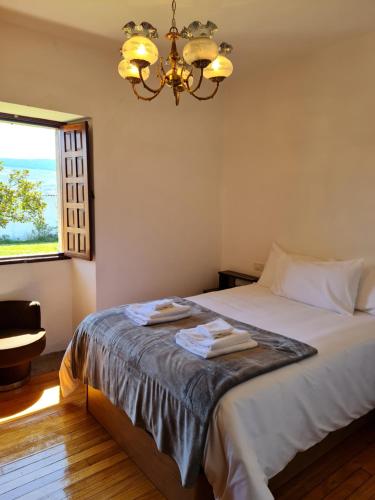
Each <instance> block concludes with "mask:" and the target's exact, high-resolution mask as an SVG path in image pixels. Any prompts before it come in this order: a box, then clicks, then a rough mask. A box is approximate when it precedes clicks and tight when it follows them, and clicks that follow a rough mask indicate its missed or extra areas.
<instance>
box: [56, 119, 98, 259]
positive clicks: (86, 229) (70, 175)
mask: <svg viewBox="0 0 375 500" xmlns="http://www.w3.org/2000/svg"><path fill="white" fill-rule="evenodd" d="M87 140H88V127H87V122H82V123H74V124H68V125H63V126H62V127H61V128H60V151H61V183H62V202H61V204H62V212H63V225H62V232H63V245H64V253H65V254H66V255H68V256H70V257H79V258H81V259H87V260H91V245H90V213H89V210H90V183H89V178H88V176H89V164H88V142H87Z"/></svg>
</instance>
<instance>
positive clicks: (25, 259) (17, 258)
mask: <svg viewBox="0 0 375 500" xmlns="http://www.w3.org/2000/svg"><path fill="white" fill-rule="evenodd" d="M0 121H8V122H13V123H21V124H22V123H23V124H25V125H39V126H42V127H50V128H54V129H55V130H56V133H57V134H58V135H59V134H60V132H61V129H62V127H64V126H66V125H69V124H72V123H75V122H74V121H73V122H60V121H54V120H48V119H46V118H36V117H31V116H21V115H13V114H9V113H2V112H0ZM77 121H78V120H77ZM82 121H86V122H87V120H85V119H84V118H82V120H80V122H82ZM87 132H88V131H87ZM56 144H57V153H58V154H57V159H56V165H57V169H56V170H57V176H58V189H57V191H58V197H59V207H60V209H59V211H60V219H59V238H61V237H62V225H63V214H62V210H61V206H62V183H61V175H62V172H61V169H62V165H61V150H60V149H61V145H60V143H59V141H57V143H56ZM88 149H89V144H88ZM87 163H88V165H87V170H88V173H87V175H88V182H89V194H90V196H89V200H88V210H89V219H90V222H92V206H91V205H92V203H91V198H92V196H91V194H92V190H91V187H90V185H91V180H90V177H91V176H90V155H89V151H87ZM91 234H92V233H91ZM62 242H63V244H64V241H63V240H62ZM91 248H92V241H91ZM71 258H72V257H71V256H69V255H66V250H65V249H64V251H62V252H56V253H48V254H34V255H14V256H8V257H7V256H4V257H0V266H2V265H9V264H32V263H36V262H52V261H58V260H69V259H71ZM91 259H92V256H90V260H91Z"/></svg>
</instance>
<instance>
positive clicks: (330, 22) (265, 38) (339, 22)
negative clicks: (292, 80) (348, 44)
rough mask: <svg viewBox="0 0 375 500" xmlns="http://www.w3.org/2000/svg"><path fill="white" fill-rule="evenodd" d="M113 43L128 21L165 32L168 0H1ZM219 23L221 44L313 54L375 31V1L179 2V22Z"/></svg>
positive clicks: (1, 4)
mask: <svg viewBox="0 0 375 500" xmlns="http://www.w3.org/2000/svg"><path fill="white" fill-rule="evenodd" d="M1 7H3V8H5V9H9V11H10V12H8V14H11V13H12V12H13V13H14V14H18V15H19V14H24V15H26V16H32V17H34V18H38V19H42V20H44V21H49V22H53V23H57V24H59V25H64V26H68V27H70V28H75V29H78V30H82V31H85V32H88V33H91V34H95V35H100V36H101V37H105V38H108V39H110V40H115V41H116V43H118V42H120V41H121V40H122V39H123V36H122V32H121V27H122V25H123V24H125V22H127V21H129V20H134V21H138V22H140V21H143V20H145V21H149V22H151V23H152V24H153V25H155V26H156V27H157V28H158V30H159V35H162V34H164V33H165V32H166V31H167V30H168V28H169V26H170V0H63V1H57V0H0V8H1ZM195 19H198V20H201V21H204V22H205V21H206V20H207V19H210V20H212V21H213V22H215V23H216V24H217V25H218V26H219V28H220V31H219V32H218V33H217V40H218V41H221V40H225V41H228V42H231V43H233V44H234V45H235V47H236V46H237V49H241V50H244V49H246V50H247V52H248V53H249V54H252V55H254V56H256V55H258V56H259V55H261V56H264V55H267V54H274V55H279V54H283V53H284V54H285V53H295V52H299V51H301V50H310V49H313V48H314V47H317V46H319V45H324V44H327V43H331V42H332V41H334V40H335V39H337V38H343V37H350V36H354V35H357V34H362V33H365V32H368V31H372V30H374V29H375V0H199V1H198V0H177V23H178V26H179V27H182V26H183V25H185V24H188V23H189V22H191V21H193V20H195Z"/></svg>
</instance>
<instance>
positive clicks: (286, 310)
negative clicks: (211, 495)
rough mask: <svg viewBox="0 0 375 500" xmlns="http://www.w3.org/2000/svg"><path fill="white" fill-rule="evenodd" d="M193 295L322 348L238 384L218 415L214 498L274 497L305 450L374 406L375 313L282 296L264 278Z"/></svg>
mask: <svg viewBox="0 0 375 500" xmlns="http://www.w3.org/2000/svg"><path fill="white" fill-rule="evenodd" d="M189 299H190V300H192V301H194V302H196V303H198V304H201V305H203V306H206V307H208V308H210V309H212V310H214V311H216V312H218V313H221V314H224V315H225V316H228V317H230V318H234V319H237V320H239V321H243V322H245V323H248V324H251V325H254V326H257V327H260V328H263V329H266V330H270V331H273V332H276V333H280V334H283V335H286V336H288V337H291V338H294V339H298V340H301V341H303V342H306V343H308V344H310V345H312V346H314V347H316V348H317V349H318V350H319V354H318V355H316V356H313V357H312V358H309V359H307V360H304V361H301V362H299V363H295V364H293V365H290V366H287V367H284V368H280V369H278V370H275V371H273V372H271V373H267V374H265V375H261V376H259V377H256V378H254V379H252V380H250V381H248V382H245V383H244V384H241V385H239V386H237V387H235V388H234V389H231V390H230V391H229V392H227V393H226V394H225V395H224V396H223V397H222V398H221V400H220V401H219V403H218V404H217V406H216V408H215V411H214V414H213V416H212V420H211V423H210V429H209V434H208V438H207V442H206V450H205V459H204V469H205V473H206V475H207V478H208V480H209V482H210V483H211V484H212V486H213V488H214V492H215V497H216V498H218V499H222V500H265V499H270V498H273V497H272V494H271V492H270V490H269V489H268V486H267V481H268V479H270V478H271V477H272V476H274V475H275V474H277V473H278V472H280V471H281V470H282V469H283V468H284V467H285V466H286V465H287V464H288V462H289V461H290V460H291V459H292V458H293V457H294V456H295V454H296V453H297V452H298V451H303V450H306V449H307V448H309V447H311V446H313V445H314V444H316V443H317V442H319V441H321V440H322V439H323V438H324V437H325V436H326V435H327V434H328V433H329V432H331V431H334V430H336V429H339V428H341V427H344V426H346V425H348V424H349V423H350V422H351V421H352V420H354V419H356V418H358V417H360V416H362V415H364V414H366V413H367V412H368V411H370V410H372V409H373V408H374V407H375V317H374V316H370V315H368V314H365V313H356V314H355V315H354V316H353V317H348V316H342V315H339V314H337V313H334V312H330V311H325V310H322V309H318V308H314V307H311V306H307V305H304V304H301V303H299V302H294V301H291V300H288V299H285V298H282V297H278V296H276V295H273V294H272V293H271V292H270V290H269V289H268V288H266V287H263V286H261V285H249V286H242V287H237V288H232V289H229V290H224V291H221V292H213V293H208V294H204V295H197V296H194V297H190V298H189Z"/></svg>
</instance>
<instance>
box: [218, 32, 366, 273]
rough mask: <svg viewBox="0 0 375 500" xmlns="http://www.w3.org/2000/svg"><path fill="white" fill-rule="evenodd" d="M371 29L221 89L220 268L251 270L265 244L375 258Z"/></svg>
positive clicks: (264, 253) (260, 259)
mask: <svg viewBox="0 0 375 500" xmlns="http://www.w3.org/2000/svg"><path fill="white" fill-rule="evenodd" d="M374 53H375V34H369V35H366V36H362V37H358V38H353V39H351V40H346V41H344V42H341V43H339V44H337V45H334V46H331V47H328V48H326V49H324V50H321V51H319V52H316V53H314V54H311V55H309V56H306V57H304V58H303V59H302V58H300V59H295V60H289V61H287V62H284V63H283V64H280V65H279V66H278V67H273V68H269V69H268V70H267V71H264V72H262V73H260V74H247V75H246V77H245V75H242V76H244V78H243V79H241V80H240V81H241V82H242V85H241V86H240V87H239V88H237V89H236V95H237V96H238V98H237V99H236V98H233V99H230V98H231V97H232V95H230V94H229V92H227V95H226V96H225V97H226V103H227V110H226V116H227V127H226V128H227V133H228V138H227V141H226V146H227V147H226V149H225V151H224V156H223V160H224V171H223V187H222V197H223V206H222V210H223V233H222V267H225V268H234V269H238V270H242V271H244V272H246V271H248V272H253V271H254V270H253V263H254V262H264V261H265V259H266V257H267V254H268V251H269V248H270V245H271V242H272V241H273V240H277V241H279V242H280V244H282V245H284V246H285V247H286V248H287V249H289V250H295V251H298V252H304V253H306V254H312V255H317V256H322V257H336V258H347V257H352V256H360V255H361V256H366V257H369V258H375V231H374V222H375V194H374V193H375V140H374V131H375V92H374V89H375V65H374Z"/></svg>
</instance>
